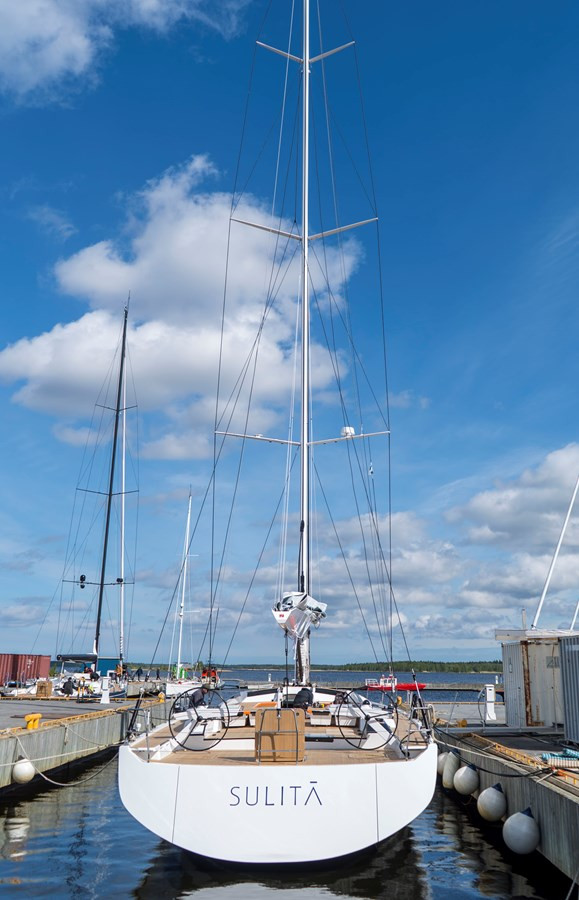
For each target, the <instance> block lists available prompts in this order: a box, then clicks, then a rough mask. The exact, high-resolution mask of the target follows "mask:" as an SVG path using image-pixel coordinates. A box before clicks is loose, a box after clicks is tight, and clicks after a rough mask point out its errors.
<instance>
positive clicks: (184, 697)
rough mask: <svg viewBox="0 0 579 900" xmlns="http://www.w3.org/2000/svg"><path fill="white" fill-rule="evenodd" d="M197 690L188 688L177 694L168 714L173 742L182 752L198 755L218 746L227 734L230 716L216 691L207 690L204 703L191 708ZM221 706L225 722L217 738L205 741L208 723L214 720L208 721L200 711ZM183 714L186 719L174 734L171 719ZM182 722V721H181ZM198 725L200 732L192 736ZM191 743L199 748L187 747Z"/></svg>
mask: <svg viewBox="0 0 579 900" xmlns="http://www.w3.org/2000/svg"><path fill="white" fill-rule="evenodd" d="M197 690H198V688H189V690H187V691H183V693H182V694H179V695H178V696H177V697H175V699H174V700H173V703H172V705H171V710H170V712H169V731H170V732H171V737H172V738H173V740H174V741H176V742H177V743H178V744H179V746H180V747H182V748H183V750H192V751H193V752H196V753H199V752H202V751H203V750H211V749H212V748H213V747H216V746H217V744H219V743H220V742H221V741H222V740H223V738H224V737H225V735H226V734H227V729H228V728H229V723H230V720H231V716H230V713H229V707H228V706H227V703H226V702H225V700H224V699H223V697H222V696H221V694H220V693H219V691H217V690H209V691H207V693H206V694H205V703H200V704H199V705H198V706H193V704H192V701H191V698H192V695H193V693H194V692H195V691H197ZM217 706H221V708H222V709H225V722H224V723H223V726H222V728H221V730H220V734H219V737H215V738H213V739H211V738H209V739H208V740H206V739H205V732H206V730H207V726H208V724H209V722H215V721H216V720H215V719H208V718H206V717H205V716H203V715H201V710H202V709H207V708H208V707H213V708H215V707H217ZM183 712H185V713H186V714H187V715H186V718H185V721H184V725H183V727H182V728H181V729H180V730H179V731H178V732H177V733H175V731H174V730H173V719H174V718H176V716H177V713H183ZM181 721H182V720H181ZM198 725H201V728H200V730H198V731H197V733H196V734H193V732H194V731H195V729H196V728H197V726H198ZM184 733H185V736H184V738H183V740H180V736H182V735H183V734H184ZM190 742H193V744H198V745H199V746H189V743H190Z"/></svg>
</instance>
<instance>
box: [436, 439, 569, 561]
mask: <svg viewBox="0 0 579 900" xmlns="http://www.w3.org/2000/svg"><path fill="white" fill-rule="evenodd" d="M578 474H579V445H577V444H569V445H568V446H566V447H563V448H561V449H559V450H555V451H553V452H552V453H549V454H548V455H547V456H546V457H545V459H544V460H543V462H542V463H541V464H540V465H538V466H537V467H536V468H533V469H526V470H525V471H524V472H523V473H522V474H521V475H520V477H518V478H516V479H513V480H512V481H509V482H505V483H499V484H497V485H495V487H494V488H491V489H489V490H486V491H481V492H480V493H478V494H476V495H475V496H474V497H472V499H471V500H469V501H468V503H466V504H464V505H463V506H457V507H454V508H453V509H452V510H450V511H449V513H448V521H449V522H451V523H452V524H455V525H461V526H463V527H465V528H466V529H468V531H467V534H468V537H469V539H470V541H471V542H472V543H476V544H478V545H488V546H495V547H499V548H502V549H506V548H509V549H517V548H518V549H520V548H522V547H524V548H526V549H531V548H533V549H535V550H537V551H539V552H541V551H543V552H545V551H548V550H551V551H553V550H554V549H555V545H556V542H557V540H558V537H559V534H560V532H561V527H562V525H563V521H564V518H565V514H566V512H567V508H568V505H569V501H570V499H571V494H572V491H573V487H574V484H575V481H576V479H577V476H578ZM565 543H566V546H567V547H569V546H572V547H575V548H576V547H578V546H579V524H578V523H577V520H576V519H572V520H571V522H570V526H569V528H568V530H567V534H566V539H565Z"/></svg>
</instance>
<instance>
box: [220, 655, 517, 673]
mask: <svg viewBox="0 0 579 900" xmlns="http://www.w3.org/2000/svg"><path fill="white" fill-rule="evenodd" d="M284 668H285V667H284V666H282V665H280V664H279V663H270V664H269V665H268V664H267V663H240V664H239V665H236V664H229V665H228V666H227V668H226V669H221V671H231V670H232V669H237V670H241V671H244V670H248V669H253V670H257V671H276V672H277V671H282V672H283V671H284ZM390 668H392V670H393V671H394V673H396V672H410V671H412V670H414V671H415V672H417V673H420V674H421V675H428V674H431V673H433V672H463V673H465V674H472V675H496V674H500V673H501V672H502V671H503V664H502V662H501V660H498V659H497V660H484V661H482V662H477V661H473V660H469V661H466V662H432V661H428V662H427V661H425V660H422V661H420V662H412V661H410V662H395V663H393V664H392V666H390V665H389V664H388V663H384V662H379V663H345V664H344V663H342V664H341V665H340V664H338V665H317V666H316V665H313V666H312V667H311V671H312V672H384V673H385V674H386V673H388V672H389V670H390Z"/></svg>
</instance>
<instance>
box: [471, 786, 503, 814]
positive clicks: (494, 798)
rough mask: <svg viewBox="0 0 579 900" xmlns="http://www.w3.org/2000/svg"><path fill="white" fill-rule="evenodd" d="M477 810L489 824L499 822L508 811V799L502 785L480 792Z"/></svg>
mask: <svg viewBox="0 0 579 900" xmlns="http://www.w3.org/2000/svg"><path fill="white" fill-rule="evenodd" d="M476 808H477V809H478V811H479V814H480V815H481V816H482V818H483V819H486V821H487V822H498V821H499V819H502V817H503V816H504V815H505V813H506V811H507V798H506V797H505V795H504V794H503V789H502V787H501V786H500V784H495V785H493V787H488V788H485V789H484V791H481V792H480V795H479V798H478V800H477V802H476Z"/></svg>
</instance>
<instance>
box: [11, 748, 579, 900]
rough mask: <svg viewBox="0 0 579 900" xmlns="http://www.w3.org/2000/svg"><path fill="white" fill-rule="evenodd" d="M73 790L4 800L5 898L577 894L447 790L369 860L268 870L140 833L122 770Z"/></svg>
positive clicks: (307, 899)
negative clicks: (121, 783)
mask: <svg viewBox="0 0 579 900" xmlns="http://www.w3.org/2000/svg"><path fill="white" fill-rule="evenodd" d="M74 780H75V781H79V782H81V783H79V784H76V785H75V786H74V787H66V788H50V789H47V790H45V791H42V792H40V793H32V792H31V791H30V789H29V790H28V792H27V793H26V794H24V795H19V797H18V800H17V801H16V800H15V799H14V798H12V799H9V798H5V799H0V890H3V891H6V888H7V886H8V885H18V890H19V892H20V894H19V895H20V896H30V897H32V896H33V897H35V898H36V897H46V898H52V897H58V898H59V900H60V898H77V897H79V896H82V897H83V900H93V898H94V900H101V898H103V897H106V898H107V900H117V898H118V900H121V898H122V900H126V898H133V900H184V898H194V900H228V898H232V900H254V898H255V900H260V898H261V897H268V896H273V895H275V900H313V898H342V900H347V898H352V900H354V898H355V900H360V898H368V900H372V898H376V900H381V898H388V900H441V898H443V900H477V898H478V900H480V898H486V897H492V898H493V900H513V898H526V900H565V898H566V897H567V893H568V891H569V887H570V884H569V881H568V880H567V879H565V878H563V877H562V876H561V875H559V873H557V872H556V870H555V869H553V868H552V867H551V866H549V865H548V864H547V863H546V862H545V861H544V860H543V859H542V857H540V856H538V855H536V856H534V857H516V856H514V855H513V854H509V852H508V851H507V850H506V848H505V846H504V844H503V842H502V837H501V832H500V829H499V828H492V827H491V828H488V829H487V830H485V831H484V832H483V831H481V829H480V819H478V818H477V817H476V814H475V813H474V804H473V803H469V802H466V803H465V804H464V805H462V806H461V805H459V804H458V803H457V802H456V800H455V799H451V798H450V797H448V796H447V795H446V794H444V793H443V792H442V791H440V790H439V791H437V793H436V795H435V797H434V799H433V801H432V803H431V804H430V806H429V808H428V809H427V810H426V811H425V812H424V813H423V814H422V815H421V816H420V817H419V818H418V819H417V820H416V821H415V822H413V823H412V825H411V826H409V827H408V828H406V829H404V830H403V831H401V832H400V833H399V834H398V835H396V836H395V837H393V838H391V839H390V840H389V841H387V842H386V843H385V844H383V845H381V846H380V847H378V848H377V849H376V850H375V851H373V852H369V853H367V854H365V855H362V856H359V857H357V858H355V859H353V860H349V861H348V862H347V863H343V862H342V863H333V864H331V865H325V866H324V865H320V866H316V867H315V868H310V867H308V868H305V869H301V870H298V871H296V870H294V869H291V870H288V869H286V870H283V871H280V870H278V869H272V870H271V869H270V870H269V871H267V870H264V869H257V870H256V869H255V868H254V869H239V868H235V867H231V866H224V865H222V864H215V863H211V862H208V861H203V860H200V859H199V858H197V857H194V856H193V855H191V854H187V853H185V852H183V851H180V850H178V849H177V848H175V847H172V846H171V845H169V844H167V843H165V842H164V841H161V840H159V839H158V838H156V837H155V836H154V835H153V834H151V833H150V832H148V831H146V830H145V829H143V828H142V827H141V826H140V825H139V824H138V823H137V822H135V820H134V819H132V818H131V816H129V815H128V813H126V811H125V810H124V808H123V806H122V804H121V802H120V799H119V796H118V791H117V784H116V760H113V761H112V763H111V762H109V763H106V764H104V765H103V764H101V765H98V766H93V767H92V769H88V770H85V771H84V772H82V773H80V774H77V775H75V776H74ZM471 812H472V813H473V815H472V818H471ZM191 816H192V819H193V820H195V819H196V818H197V817H196V813H195V809H194V808H192V810H191ZM345 827H347V826H345ZM218 840H219V836H218V835H216V841H218ZM280 840H283V835H280ZM8 889H9V890H10V888H8Z"/></svg>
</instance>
